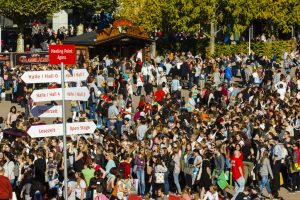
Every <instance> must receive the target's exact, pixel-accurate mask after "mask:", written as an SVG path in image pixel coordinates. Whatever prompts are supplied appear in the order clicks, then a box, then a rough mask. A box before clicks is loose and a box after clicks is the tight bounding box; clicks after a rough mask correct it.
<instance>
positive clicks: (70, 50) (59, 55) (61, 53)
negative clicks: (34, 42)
mask: <svg viewBox="0 0 300 200" xmlns="http://www.w3.org/2000/svg"><path fill="white" fill-rule="evenodd" d="M75 58H76V56H75V45H49V63H50V64H52V65H58V64H61V63H63V64H65V65H74V64H76V59H75Z"/></svg>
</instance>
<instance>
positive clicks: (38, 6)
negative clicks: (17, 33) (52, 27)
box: [0, 0, 62, 30]
mask: <svg viewBox="0 0 300 200" xmlns="http://www.w3.org/2000/svg"><path fill="white" fill-rule="evenodd" d="M0 4H1V8H0V14H2V15H3V16H5V17H7V18H10V19H12V20H13V21H14V23H16V24H17V25H18V27H19V28H20V29H21V30H22V28H23V27H24V26H25V23H26V22H28V20H31V19H33V18H41V17H46V16H48V15H52V14H53V13H55V12H57V11H58V10H59V9H60V8H61V6H62V5H61V3H60V1H56V0H0Z"/></svg>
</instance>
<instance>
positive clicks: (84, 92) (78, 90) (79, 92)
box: [65, 87, 90, 101]
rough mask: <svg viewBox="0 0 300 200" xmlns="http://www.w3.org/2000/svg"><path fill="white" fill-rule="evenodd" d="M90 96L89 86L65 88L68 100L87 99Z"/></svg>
mask: <svg viewBox="0 0 300 200" xmlns="http://www.w3.org/2000/svg"><path fill="white" fill-rule="evenodd" d="M89 97H90V91H89V89H88V88H87V87H72V88H65V98H66V100H75V101H76V100H77V101H87V100H88V99H89Z"/></svg>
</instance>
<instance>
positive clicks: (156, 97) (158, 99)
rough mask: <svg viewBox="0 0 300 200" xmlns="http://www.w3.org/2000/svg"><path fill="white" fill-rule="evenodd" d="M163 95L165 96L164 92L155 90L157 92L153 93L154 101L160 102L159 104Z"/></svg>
mask: <svg viewBox="0 0 300 200" xmlns="http://www.w3.org/2000/svg"><path fill="white" fill-rule="evenodd" d="M165 95H166V94H165V92H164V91H163V90H162V89H160V90H157V91H156V92H155V93H154V96H155V100H156V101H157V102H160V103H161V102H162V101H163V100H164V98H165Z"/></svg>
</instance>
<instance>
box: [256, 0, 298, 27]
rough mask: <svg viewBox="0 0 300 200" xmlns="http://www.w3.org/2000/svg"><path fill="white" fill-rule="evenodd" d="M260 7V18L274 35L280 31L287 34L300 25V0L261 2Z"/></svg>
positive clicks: (268, 0)
mask: <svg viewBox="0 0 300 200" xmlns="http://www.w3.org/2000/svg"><path fill="white" fill-rule="evenodd" d="M258 5H259V8H260V13H259V16H258V18H259V19H261V20H265V21H266V22H267V23H266V24H267V26H268V27H267V28H268V30H273V33H276V32H278V31H279V30H280V31H283V32H284V33H287V32H290V31H291V29H292V26H293V25H296V24H297V25H300V14H299V13H300V1H299V0H276V1H275V0H261V1H260V2H259V3H258Z"/></svg>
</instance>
